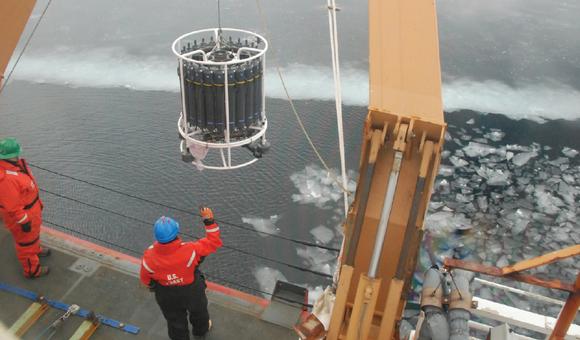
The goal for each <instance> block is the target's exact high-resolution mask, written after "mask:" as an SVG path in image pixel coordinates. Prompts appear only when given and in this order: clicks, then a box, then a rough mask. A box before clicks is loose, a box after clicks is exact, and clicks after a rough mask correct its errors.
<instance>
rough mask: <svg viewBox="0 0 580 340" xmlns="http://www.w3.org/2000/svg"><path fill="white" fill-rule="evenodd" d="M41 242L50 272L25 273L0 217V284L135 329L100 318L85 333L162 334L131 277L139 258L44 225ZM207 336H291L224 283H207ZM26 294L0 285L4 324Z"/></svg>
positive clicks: (260, 303) (65, 333) (71, 325)
mask: <svg viewBox="0 0 580 340" xmlns="http://www.w3.org/2000/svg"><path fill="white" fill-rule="evenodd" d="M42 241H43V244H44V245H46V246H48V247H50V248H51V249H52V250H53V252H52V255H51V256H50V257H48V258H46V259H41V262H42V263H43V264H44V265H48V266H50V270H51V272H50V274H49V275H48V276H46V277H42V278H38V279H35V280H28V279H25V278H24V277H23V276H22V274H21V268H20V265H19V263H18V261H17V259H16V255H15V252H14V246H13V241H12V237H11V235H10V233H9V232H8V231H7V230H6V229H5V228H4V226H3V225H1V223H0V263H1V268H2V270H0V283H5V284H9V285H12V286H16V287H18V288H22V289H26V290H29V291H32V292H35V293H37V294H39V295H41V296H44V297H46V298H47V299H51V300H58V301H62V302H64V303H67V304H77V305H79V306H80V307H81V308H83V309H86V310H91V311H94V312H95V313H97V314H100V315H103V316H106V317H107V318H111V319H116V320H118V321H121V322H124V323H126V324H132V325H134V326H137V327H139V328H140V332H139V334H137V335H132V334H129V333H126V332H123V331H122V330H118V329H114V328H110V327H108V326H105V325H101V326H100V327H99V328H98V329H97V331H96V332H95V334H94V335H93V336H92V337H91V339H167V338H168V337H167V327H166V323H165V319H164V318H163V316H162V314H161V311H160V310H159V308H158V306H157V304H156V302H155V298H154V296H153V294H152V293H151V292H149V290H147V289H146V288H144V287H142V286H141V284H140V283H139V279H138V270H139V260H138V259H136V258H133V257H130V256H127V255H124V254H121V253H117V252H115V251H112V250H110V249H107V248H104V247H100V246H98V245H95V244H92V243H90V242H87V241H84V240H80V239H77V238H74V237H71V236H69V235H66V234H63V233H61V232H58V231H55V230H53V229H49V228H44V229H43V233H42ZM208 289H209V290H208V299H209V311H210V315H211V318H212V321H213V325H214V327H213V329H212V330H211V331H210V333H209V334H208V336H207V337H206V338H207V339H208V340H211V339H240V340H243V339H248V340H249V339H277V340H285V339H296V337H297V336H296V335H295V334H294V332H293V331H291V330H289V329H287V328H283V327H280V326H277V325H274V324H271V323H268V322H265V321H262V320H260V318H259V315H260V314H261V313H262V311H263V310H264V308H265V307H266V305H267V303H268V301H267V300H264V299H262V298H258V297H254V296H252V295H248V294H245V293H242V292H239V291H236V290H233V289H230V288H227V287H223V286H220V285H216V284H214V283H208ZM31 303H32V301H31V300H29V299H26V298H24V297H21V296H18V295H15V294H13V293H9V292H5V291H2V290H0V306H2V308H0V321H2V323H3V324H4V325H5V326H6V327H7V328H9V327H10V326H11V325H12V324H13V323H14V322H15V321H16V320H17V319H18V318H19V317H20V316H21V315H22V314H23V313H24V312H25V311H26V309H27V308H28V307H29V306H30V305H31ZM62 313H63V312H62V311H60V310H57V309H54V308H49V309H48V310H47V312H46V313H45V314H44V315H43V316H42V317H41V318H40V319H39V320H38V321H37V322H36V323H34V325H33V326H32V327H31V328H30V330H29V331H28V332H27V333H26V334H25V335H24V336H23V337H22V338H23V339H34V338H36V337H37V336H38V335H39V334H40V333H42V332H43V331H44V330H45V329H46V328H47V326H49V325H50V324H51V323H52V322H53V321H54V320H56V319H57V318H58V317H59V316H60V315H62ZM82 321H83V319H82V318H80V317H77V316H73V317H71V318H70V319H68V320H67V321H66V322H64V323H63V325H62V326H61V327H59V328H58V333H57V334H56V335H55V336H54V338H58V339H68V338H69V337H70V336H71V335H72V334H73V333H74V332H75V330H76V329H77V328H78V327H79V326H80V324H81V323H82Z"/></svg>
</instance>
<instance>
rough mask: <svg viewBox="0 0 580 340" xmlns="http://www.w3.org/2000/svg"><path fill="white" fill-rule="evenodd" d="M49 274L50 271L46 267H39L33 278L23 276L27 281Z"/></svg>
mask: <svg viewBox="0 0 580 340" xmlns="http://www.w3.org/2000/svg"><path fill="white" fill-rule="evenodd" d="M49 272H50V270H49V269H48V267H46V266H40V268H38V271H37V272H36V275H34V276H31V275H25V277H26V278H27V279H36V278H38V277H41V276H46V275H48V273H49Z"/></svg>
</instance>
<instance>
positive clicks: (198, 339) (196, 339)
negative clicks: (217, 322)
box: [193, 320, 213, 340]
mask: <svg viewBox="0 0 580 340" xmlns="http://www.w3.org/2000/svg"><path fill="white" fill-rule="evenodd" d="M212 326H213V323H212V322H211V320H209V327H208V328H207V332H206V333H205V334H204V335H194V336H193V339H194V340H205V339H207V336H208V333H209V331H211V327H212Z"/></svg>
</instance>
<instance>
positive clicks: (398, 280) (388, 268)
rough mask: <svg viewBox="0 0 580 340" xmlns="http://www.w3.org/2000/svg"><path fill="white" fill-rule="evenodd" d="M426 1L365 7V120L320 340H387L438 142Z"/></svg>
mask: <svg viewBox="0 0 580 340" xmlns="http://www.w3.org/2000/svg"><path fill="white" fill-rule="evenodd" d="M440 69H441V68H440V61H439V43H438V35H437V16H436V11H435V3H434V1H432V0H414V1H404V0H369V82H370V86H369V88H370V96H369V99H370V100H369V112H368V115H367V118H366V120H365V124H364V128H363V141H362V151H361V159H360V169H359V173H360V176H359V179H358V183H359V185H358V188H357V191H356V195H355V199H354V202H353V203H352V205H351V208H350V212H349V215H348V218H347V221H346V226H345V248H344V251H343V257H342V258H341V263H342V267H341V268H340V275H339V281H338V285H337V290H336V300H335V305H334V309H333V313H332V318H331V321H330V328H329V331H328V335H327V339H330V340H335V339H391V338H393V337H394V335H395V331H396V330H395V324H396V322H397V321H398V319H399V318H400V316H401V314H402V311H403V309H404V307H405V302H406V301H405V295H406V294H404V293H403V292H405V291H406V290H407V288H408V286H409V284H410V280H411V277H412V275H413V271H414V268H415V262H416V258H417V254H418V250H419V247H420V244H421V240H422V235H423V221H424V217H425V214H426V211H427V207H428V203H429V200H430V196H431V189H432V186H433V182H434V178H435V176H436V175H437V171H438V168H439V162H440V153H441V148H442V144H443V142H444V134H445V128H446V125H445V122H444V120H443V105H442V99H441V71H440Z"/></svg>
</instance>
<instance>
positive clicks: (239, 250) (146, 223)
mask: <svg viewBox="0 0 580 340" xmlns="http://www.w3.org/2000/svg"><path fill="white" fill-rule="evenodd" d="M39 190H40V191H42V192H45V193H47V194H50V195H53V196H56V197H59V198H63V199H67V200H70V201H73V202H76V203H79V204H82V205H86V206H88V207H91V208H94V209H97V210H101V211H104V212H107V213H109V214H113V215H117V216H120V217H123V218H127V219H130V220H133V221H136V222H139V223H142V224H144V225H151V223H150V222H148V221H144V220H141V219H139V218H136V217H132V216H128V215H125V214H122V213H119V212H116V211H113V210H110V209H107V208H102V207H99V206H96V205H94V204H91V203H86V202H83V201H80V200H78V199H75V198H72V197H68V196H65V195H61V194H57V193H55V192H52V191H49V190H46V189H39ZM134 229H137V228H134ZM138 229H139V230H141V229H142V228H138ZM179 234H181V235H183V236H188V237H190V238H193V239H195V240H199V239H200V237H198V236H196V235H193V234H189V233H185V232H179ZM223 247H224V248H225V249H230V250H233V251H236V252H238V253H242V254H245V255H248V256H253V257H256V258H259V259H262V260H266V261H270V262H273V263H277V264H280V265H283V266H287V267H289V268H293V269H296V270H299V271H303V272H307V273H311V274H314V275H318V276H322V277H327V278H332V275H330V274H326V273H322V272H319V271H316V270H312V269H307V268H303V267H300V266H297V265H294V264H290V263H286V262H283V261H280V260H276V259H273V258H270V257H267V256H264V255H259V254H256V253H252V252H249V251H246V250H243V249H239V248H236V247H233V246H229V245H226V244H224V245H223Z"/></svg>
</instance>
